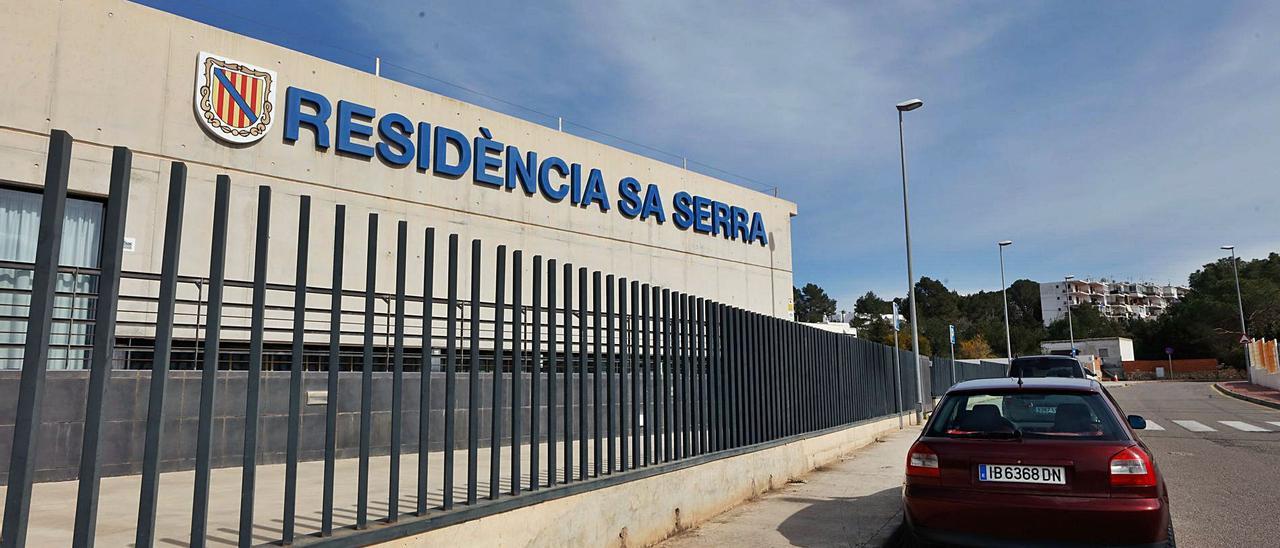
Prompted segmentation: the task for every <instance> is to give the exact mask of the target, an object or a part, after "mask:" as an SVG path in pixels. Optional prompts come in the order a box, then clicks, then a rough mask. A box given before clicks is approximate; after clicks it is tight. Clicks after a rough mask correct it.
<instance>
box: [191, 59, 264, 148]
mask: <svg viewBox="0 0 1280 548" xmlns="http://www.w3.org/2000/svg"><path fill="white" fill-rule="evenodd" d="M196 70H197V73H196V96H195V101H196V105H195V106H196V115H197V118H198V119H199V120H200V122H201V124H202V125H203V126H204V127H205V129H207V130H208V131H209V132H210V133H212V134H213V135H214V136H215V137H218V138H220V139H223V140H225V141H230V142H233V143H251V142H254V141H257V140H258V139H261V138H262V136H263V135H265V134H266V132H267V129H269V128H270V127H271V122H272V121H273V118H274V116H272V110H273V109H274V107H275V86H276V83H275V73H274V72H272V71H269V70H266V69H262V68H258V67H255V66H252V65H248V64H245V63H240V62H238V61H233V60H231V59H227V58H224V57H219V56H215V55H211V54H208V53H201V54H200V60H199V63H198V65H197V69H196Z"/></svg>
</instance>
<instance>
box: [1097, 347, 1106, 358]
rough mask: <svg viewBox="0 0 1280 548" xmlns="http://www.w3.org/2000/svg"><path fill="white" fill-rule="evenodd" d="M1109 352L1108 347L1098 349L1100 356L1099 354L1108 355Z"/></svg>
mask: <svg viewBox="0 0 1280 548" xmlns="http://www.w3.org/2000/svg"><path fill="white" fill-rule="evenodd" d="M1107 354H1108V352H1107V349H1106V348H1099V349H1098V356H1099V357H1102V358H1105V357H1107Z"/></svg>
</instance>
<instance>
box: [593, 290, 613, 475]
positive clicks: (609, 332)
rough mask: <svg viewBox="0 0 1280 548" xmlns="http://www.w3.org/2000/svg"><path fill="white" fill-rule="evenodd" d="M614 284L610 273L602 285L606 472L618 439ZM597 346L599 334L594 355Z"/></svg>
mask: <svg viewBox="0 0 1280 548" xmlns="http://www.w3.org/2000/svg"><path fill="white" fill-rule="evenodd" d="M596 276H597V278H596V279H597V280H599V273H596ZM615 285H616V280H615V279H614V277H613V275H612V274H610V275H608V276H606V277H605V286H604V287H605V316H604V318H605V321H606V322H608V323H607V325H605V326H604V332H605V387H604V390H605V408H604V412H605V425H606V429H605V439H607V440H608V444H609V447H608V451H607V455H608V458H609V460H608V462H606V463H605V466H604V471H605V473H606V474H612V473H613V467H614V466H616V465H617V462H618V440H617V438H615V437H614V430H613V426H614V424H613V415H614V414H615V412H616V411H617V410H616V409H614V397H613V389H614V387H615V386H616V385H617V383H616V382H614V375H615V373H616V371H617V367H616V365H615V364H614V360H615V359H616V358H617V353H616V352H615V351H614V348H613V345H614V336H613V330H614V322H613V313H614V308H613V299H614V286H615ZM599 294H600V290H599V289H598V288H597V289H596V295H599ZM596 317H597V318H598V317H600V307H598V306H597V307H596ZM600 329H601V327H600V325H599V324H598V323H597V325H596V333H599V332H600ZM599 348H600V336H599V335H596V349H597V350H596V355H597V356H599V354H600V350H599ZM596 374H597V375H599V374H600V360H599V358H598V357H597V359H596ZM596 407H597V408H599V405H598V404H597V406H596ZM596 416H599V413H597V414H596ZM599 431H600V428H599V427H597V428H596V432H597V433H598V432H599ZM596 437H597V438H598V437H599V435H597V436H596ZM599 452H600V450H599V449H597V450H596V453H597V454H599ZM597 468H599V467H597ZM597 475H599V472H598V471H597Z"/></svg>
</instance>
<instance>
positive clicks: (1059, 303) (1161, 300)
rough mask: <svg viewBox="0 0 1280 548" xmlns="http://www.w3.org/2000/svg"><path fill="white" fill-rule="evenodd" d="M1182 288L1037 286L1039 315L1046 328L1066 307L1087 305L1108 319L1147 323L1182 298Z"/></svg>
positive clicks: (1089, 282)
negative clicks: (1145, 321) (1125, 319)
mask: <svg viewBox="0 0 1280 548" xmlns="http://www.w3.org/2000/svg"><path fill="white" fill-rule="evenodd" d="M1187 291H1189V290H1188V289H1187V288H1186V287H1183V286H1177V285H1160V284H1153V283H1147V282H1128V281H1124V282H1122V281H1115V280H1108V279H1106V278H1101V279H1098V280H1093V279H1084V280H1064V281H1060V282H1052V283H1041V284H1040V311H1041V313H1042V314H1043V316H1044V324H1045V325H1046V326H1047V325H1049V324H1051V323H1053V322H1054V321H1055V320H1057V319H1058V318H1063V317H1065V316H1066V315H1067V307H1068V306H1080V305H1084V304H1091V305H1093V306H1095V307H1097V308H1098V311H1099V312H1101V313H1102V315H1103V316H1106V317H1108V318H1117V319H1119V318H1137V319H1144V320H1145V319H1150V318H1154V317H1156V316H1159V315H1160V314H1162V313H1164V311H1165V310H1167V309H1168V308H1169V306H1171V305H1172V304H1173V303H1176V302H1178V300H1179V299H1181V298H1182V297H1184V296H1186V294H1187Z"/></svg>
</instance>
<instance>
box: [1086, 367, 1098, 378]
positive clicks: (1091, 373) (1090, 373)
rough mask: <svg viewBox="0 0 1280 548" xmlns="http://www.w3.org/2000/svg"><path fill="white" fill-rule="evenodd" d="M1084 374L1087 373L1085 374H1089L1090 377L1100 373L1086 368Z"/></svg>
mask: <svg viewBox="0 0 1280 548" xmlns="http://www.w3.org/2000/svg"><path fill="white" fill-rule="evenodd" d="M1084 374H1085V375H1088V376H1090V377H1096V376H1098V374H1097V373H1094V372H1093V371H1090V370H1088V369H1085V370H1084Z"/></svg>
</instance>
